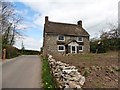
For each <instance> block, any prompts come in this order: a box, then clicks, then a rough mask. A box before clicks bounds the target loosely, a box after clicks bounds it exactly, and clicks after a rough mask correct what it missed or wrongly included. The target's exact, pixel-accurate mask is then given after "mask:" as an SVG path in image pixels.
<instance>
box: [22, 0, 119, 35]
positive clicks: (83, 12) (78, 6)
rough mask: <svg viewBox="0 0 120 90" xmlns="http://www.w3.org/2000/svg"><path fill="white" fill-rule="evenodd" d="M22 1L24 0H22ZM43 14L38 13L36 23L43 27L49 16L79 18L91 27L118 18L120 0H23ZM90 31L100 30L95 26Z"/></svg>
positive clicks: (67, 20) (60, 19) (67, 19)
mask: <svg viewBox="0 0 120 90" xmlns="http://www.w3.org/2000/svg"><path fill="white" fill-rule="evenodd" d="M20 1H22V0H20ZM23 3H24V4H25V5H28V6H29V7H31V8H32V9H33V10H35V11H37V12H38V13H40V14H41V15H37V16H36V19H35V20H34V23H35V24H37V25H40V26H42V27H43V25H44V17H45V16H46V15H48V16H49V19H50V20H51V21H56V22H57V21H58V22H65V23H75V24H76V23H77V21H78V20H80V19H81V20H83V26H84V27H85V28H88V29H89V28H90V27H93V26H96V25H97V24H98V23H99V24H100V23H101V24H103V23H104V24H106V22H104V21H109V20H112V19H116V18H117V3H118V0H114V1H113V0H100V1H98V0H90V1H88V0H74V1H69V2H68V0H67V1H63V0H57V1H56V0H52V1H51V0H50V1H48V0H45V1H43V0H40V1H37V0H36V1H34V2H33V1H31V2H23ZM87 31H89V32H90V33H93V32H95V31H96V32H98V31H97V30H95V29H94V28H93V30H92V31H90V30H87Z"/></svg>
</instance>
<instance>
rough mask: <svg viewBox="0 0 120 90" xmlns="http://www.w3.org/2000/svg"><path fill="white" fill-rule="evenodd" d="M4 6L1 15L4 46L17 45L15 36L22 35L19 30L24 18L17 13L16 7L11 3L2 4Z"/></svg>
mask: <svg viewBox="0 0 120 90" xmlns="http://www.w3.org/2000/svg"><path fill="white" fill-rule="evenodd" d="M0 3H1V4H2V11H1V13H0V17H1V19H0V20H1V22H2V23H1V26H2V30H1V31H2V32H1V34H2V44H3V46H5V45H13V44H14V43H15V36H19V35H21V33H20V31H19V30H18V29H17V27H18V25H19V23H21V21H22V17H21V16H20V15H19V14H17V13H16V12H15V7H14V5H13V4H12V3H11V2H0Z"/></svg>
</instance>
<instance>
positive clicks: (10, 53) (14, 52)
mask: <svg viewBox="0 0 120 90" xmlns="http://www.w3.org/2000/svg"><path fill="white" fill-rule="evenodd" d="M5 48H6V58H7V59H10V58H14V57H17V56H19V55H20V54H19V53H18V49H17V48H15V47H13V46H10V45H6V46H5Z"/></svg>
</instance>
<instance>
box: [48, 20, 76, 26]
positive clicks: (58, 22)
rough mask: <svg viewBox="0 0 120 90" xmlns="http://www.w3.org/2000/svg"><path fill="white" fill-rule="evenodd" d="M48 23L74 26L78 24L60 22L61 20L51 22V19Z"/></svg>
mask: <svg viewBox="0 0 120 90" xmlns="http://www.w3.org/2000/svg"><path fill="white" fill-rule="evenodd" d="M49 22H50V23H55V24H65V25H74V26H78V25H77V24H72V23H62V22H53V21H49Z"/></svg>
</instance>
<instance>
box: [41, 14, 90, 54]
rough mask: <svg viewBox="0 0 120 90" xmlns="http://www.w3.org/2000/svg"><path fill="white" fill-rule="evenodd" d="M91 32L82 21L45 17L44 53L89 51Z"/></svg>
mask: <svg viewBox="0 0 120 90" xmlns="http://www.w3.org/2000/svg"><path fill="white" fill-rule="evenodd" d="M89 36H90V35H89V34H88V32H87V31H86V30H85V29H84V28H83V27H82V21H81V20H80V21H78V22H77V24H69V23H60V22H52V21H49V19H48V16H46V17H45V24H44V32H43V54H44V55H47V54H57V53H62V54H68V53H74V54H77V53H88V52H89V51H90V45H89Z"/></svg>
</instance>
